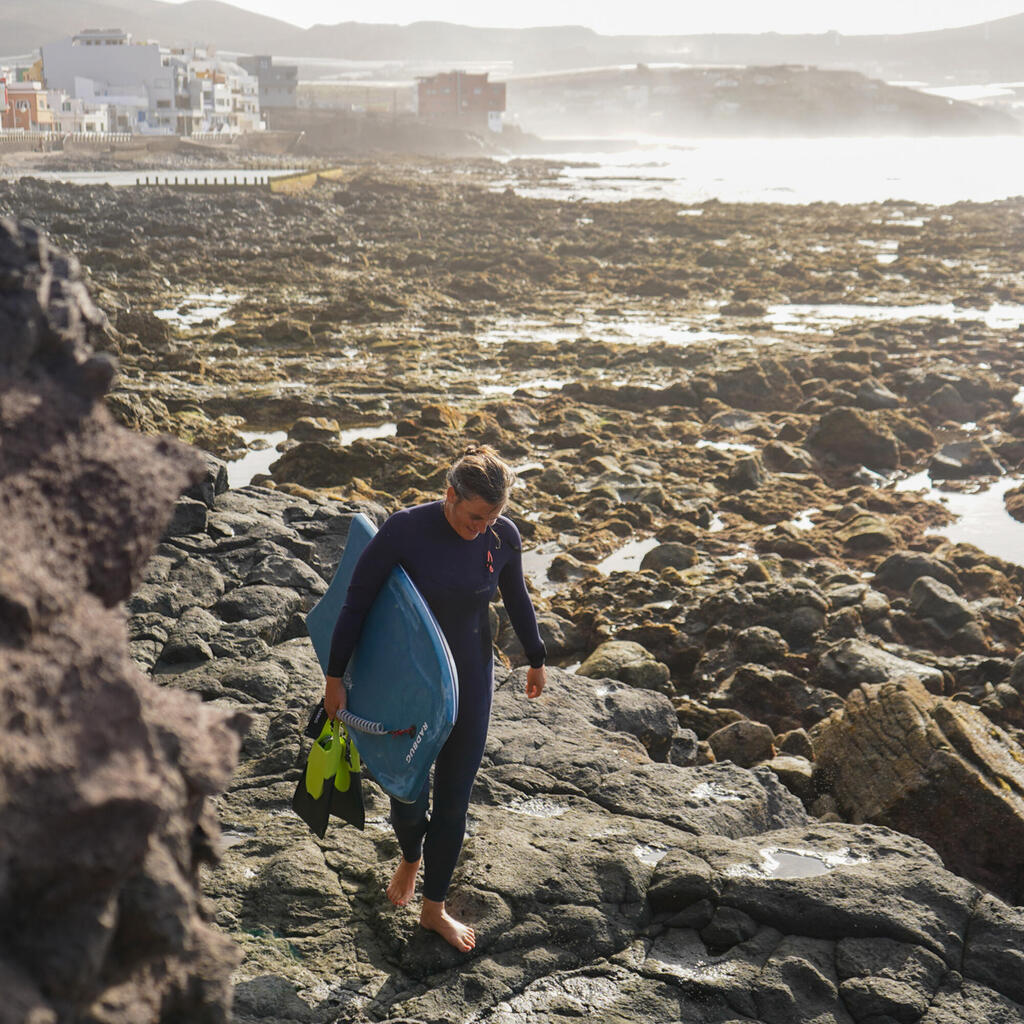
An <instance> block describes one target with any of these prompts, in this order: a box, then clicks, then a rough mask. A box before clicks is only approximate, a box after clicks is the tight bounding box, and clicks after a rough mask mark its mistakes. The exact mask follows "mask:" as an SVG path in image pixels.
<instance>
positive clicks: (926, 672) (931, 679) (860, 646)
mask: <svg viewBox="0 0 1024 1024" xmlns="http://www.w3.org/2000/svg"><path fill="white" fill-rule="evenodd" d="M908 676H912V677H914V678H915V679H919V680H920V681H921V682H922V683H923V684H924V685H925V687H926V688H927V689H929V690H931V691H932V692H934V693H941V692H942V687H943V675H942V670H941V669H938V668H934V667H932V666H930V665H925V664H922V663H921V662H917V661H911V660H910V659H908V658H903V657H900V656H899V655H896V654H892V653H890V652H889V651H887V650H884V649H883V648H881V647H875V646H874V645H872V644H869V643H867V642H866V641H864V640H856V639H846V640H840V641H839V642H838V643H835V644H833V645H832V646H831V647H829V648H828V649H827V650H826V651H825V652H824V653H823V654H822V655H821V657H820V659H819V661H818V667H817V669H816V671H815V673H814V677H813V678H814V681H815V682H816V683H817V684H818V685H819V686H822V687H825V688H826V689H828V690H832V691H834V692H835V693H838V694H841V695H842V696H844V697H845V696H846V695H847V694H848V693H850V691H851V690H854V689H855V688H856V687H858V686H860V685H861V684H863V683H884V682H890V681H892V680H897V679H902V678H905V677H908Z"/></svg>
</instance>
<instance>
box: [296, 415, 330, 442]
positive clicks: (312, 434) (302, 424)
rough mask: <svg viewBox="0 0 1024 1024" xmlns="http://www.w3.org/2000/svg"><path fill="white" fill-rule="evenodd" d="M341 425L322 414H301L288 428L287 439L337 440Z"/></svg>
mask: <svg viewBox="0 0 1024 1024" xmlns="http://www.w3.org/2000/svg"><path fill="white" fill-rule="evenodd" d="M340 434H341V427H340V426H339V425H338V421H337V420H332V419H326V418H324V417H322V416H302V417H300V418H299V419H297V420H296V421H295V422H294V423H293V424H292V425H291V427H290V428H289V430H288V440H289V441H322V442H325V443H326V442H330V441H336V440H338V438H339V436H340Z"/></svg>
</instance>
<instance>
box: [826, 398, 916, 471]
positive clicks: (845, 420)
mask: <svg viewBox="0 0 1024 1024" xmlns="http://www.w3.org/2000/svg"><path fill="white" fill-rule="evenodd" d="M806 443H807V447H808V448H810V449H812V450H816V451H818V452H820V453H821V454H822V455H828V456H831V457H832V458H833V459H835V460H836V461H837V462H840V463H843V464H846V465H864V466H867V467H869V468H870V469H895V468H896V467H897V466H898V465H899V463H900V445H899V441H898V440H897V439H896V435H895V434H893V432H892V431H891V430H890V429H889V428H888V427H887V426H886V425H885V423H884V422H883V421H882V420H881V419H879V418H878V417H877V414H872V413H866V412H864V411H862V410H860V409H852V408H848V407H843V406H839V407H837V408H834V409H830V410H829V411H828V412H826V413H825V414H824V415H823V416H822V417H821V419H820V420H818V422H817V423H816V424H815V425H814V426H813V427H812V428H811V430H810V431H809V433H808V435H807V442H806Z"/></svg>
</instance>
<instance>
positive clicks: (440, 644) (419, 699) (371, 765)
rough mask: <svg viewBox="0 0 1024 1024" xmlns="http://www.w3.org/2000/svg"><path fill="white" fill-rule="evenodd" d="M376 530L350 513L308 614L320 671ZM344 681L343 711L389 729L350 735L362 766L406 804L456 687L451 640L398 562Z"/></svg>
mask: <svg viewBox="0 0 1024 1024" xmlns="http://www.w3.org/2000/svg"><path fill="white" fill-rule="evenodd" d="M376 532H377V528H376V527H375V526H374V525H373V523H372V522H370V520H369V519H367V518H366V516H364V515H363V514H362V513H358V514H357V515H355V516H354V517H353V519H352V523H351V525H350V526H349V530H348V539H347V540H346V542H345V551H344V554H343V555H342V558H341V562H340V564H339V565H338V569H337V572H335V574H334V579H333V580H332V581H331V585H330V587H328V588H327V593H326V594H324V596H323V597H321V598H320V600H319V601H318V602H317V603H316V605H315V606H314V607H313V608H312V609H311V610H310V612H309V614H308V615H307V616H306V628H307V629H308V630H309V635H310V638H311V639H312V641H313V649H314V650H315V651H316V656H317V658H318V659H319V661H320V665H321V667H322V668H323V669H324V670H325V671H326V669H327V662H328V660H329V658H330V653H331V637H332V635H333V633H334V625H335V623H336V622H337V620H338V615H339V613H340V612H341V608H342V605H344V603H345V595H346V593H347V592H348V585H349V582H350V580H351V579H352V573H353V571H354V569H355V567H356V563H357V562H358V561H359V556H360V555H361V554H362V553H363V549H364V548H365V547H366V545H367V544H368V543H369V542H370V540H371V538H372V537H373V535H374V534H375V533H376ZM345 683H346V686H347V688H348V701H347V704H348V710H349V711H350V712H351V713H352V714H353V715H357V716H358V717H359V718H363V719H367V720H369V721H371V722H377V723H380V724H381V725H383V726H384V728H385V730H387V731H386V732H385V733H384V734H383V735H375V734H372V733H365V732H359V733H357V735H356V736H355V737H354V739H355V743H356V748H357V749H358V750H359V753H360V755H361V756H362V758H363V761H364V762H365V764H366V767H367V768H368V769H369V772H370V774H371V775H372V776H373V777H374V779H376V781H377V782H378V783H379V784H380V785H381V787H382V788H383V789H384V790H385V791H386V792H388V793H390V794H391V796H393V797H395V798H396V799H398V800H402V801H404V802H406V803H411V802H412V801H413V800H415V799H416V797H417V796H419V794H420V791H421V790H422V788H423V784H424V783H425V782H426V780H427V777H428V775H429V773H430V767H431V765H432V764H433V763H434V760H435V758H436V757H437V755H438V753H439V752H440V750H441V747H442V746H444V742H445V740H446V739H447V738H448V734H449V733H450V732H451V730H452V726H453V725H454V724H455V718H456V715H457V714H458V710H459V686H458V676H457V675H456V671H455V662H454V661H453V660H452V654H451V651H450V650H449V649H448V641H447V640H445V637H444V634H443V633H442V632H441V627H440V626H438V624H437V620H436V619H435V618H434V614H433V612H431V610H430V608H429V606H428V605H427V602H426V601H424V599H423V596H422V595H421V594H420V592H419V591H418V590H417V589H416V587H415V585H414V584H413V582H412V580H411V579H410V578H409V574H408V573H407V572H406V571H405V570H404V569H403V568H402V567H401V566H396V567H395V568H394V569H393V570H392V572H391V574H390V576H388V579H387V581H386V582H385V584H384V586H383V587H382V588H381V591H380V593H379V594H378V595H377V598H376V600H375V601H374V602H373V605H372V606H371V608H370V611H369V612H368V613H367V616H366V619H365V621H364V622H363V629H362V632H361V633H360V634H359V642H358V644H357V645H356V648H355V651H354V652H353V654H352V657H351V658H350V659H349V664H348V668H347V669H346V671H345ZM357 728H358V727H357Z"/></svg>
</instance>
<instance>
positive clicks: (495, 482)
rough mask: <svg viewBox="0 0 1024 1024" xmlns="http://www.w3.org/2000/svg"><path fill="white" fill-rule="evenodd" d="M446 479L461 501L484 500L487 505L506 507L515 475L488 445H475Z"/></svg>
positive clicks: (458, 459) (456, 464)
mask: <svg viewBox="0 0 1024 1024" xmlns="http://www.w3.org/2000/svg"><path fill="white" fill-rule="evenodd" d="M447 479H448V485H449V486H450V487H452V488H454V490H455V494H456V496H457V497H458V498H459V499H460V500H462V501H466V500H471V499H473V498H483V500H484V501H486V502H487V504H488V505H504V504H505V503H506V502H507V501H508V496H509V492H510V491H511V490H512V485H513V484H514V483H515V482H516V474H515V472H514V471H513V469H512V467H511V466H510V465H509V464H508V463H507V462H505V461H504V460H503V459H502V458H501V457H500V456H499V455H498V453H497V452H496V451H495V450H494V449H493V448H492V447H491V446H490V445H489V444H474V445H470V446H469V447H468V448H466V449H465V451H463V453H462V454H461V455H460V456H459V457H458V458H457V459H456V460H455V462H454V464H453V465H452V467H451V469H449V470H448V478H447Z"/></svg>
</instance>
